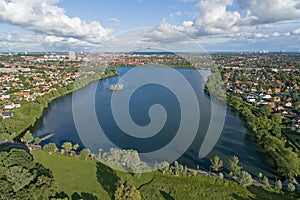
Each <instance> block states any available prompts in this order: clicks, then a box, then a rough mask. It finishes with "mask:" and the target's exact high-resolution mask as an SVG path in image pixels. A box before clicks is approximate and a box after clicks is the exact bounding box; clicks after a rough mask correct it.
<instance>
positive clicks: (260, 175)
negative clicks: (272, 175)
mask: <svg viewBox="0 0 300 200" xmlns="http://www.w3.org/2000/svg"><path fill="white" fill-rule="evenodd" d="M262 177H263V174H262V173H261V172H258V180H259V181H261V179H262Z"/></svg>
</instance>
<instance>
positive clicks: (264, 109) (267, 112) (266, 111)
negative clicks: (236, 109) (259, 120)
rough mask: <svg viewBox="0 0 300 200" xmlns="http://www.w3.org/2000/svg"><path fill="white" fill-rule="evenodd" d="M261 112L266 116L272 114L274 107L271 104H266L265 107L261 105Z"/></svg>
mask: <svg viewBox="0 0 300 200" xmlns="http://www.w3.org/2000/svg"><path fill="white" fill-rule="evenodd" d="M261 112H262V114H264V115H266V116H270V114H271V113H272V108H271V106H270V105H264V106H263V107H261Z"/></svg>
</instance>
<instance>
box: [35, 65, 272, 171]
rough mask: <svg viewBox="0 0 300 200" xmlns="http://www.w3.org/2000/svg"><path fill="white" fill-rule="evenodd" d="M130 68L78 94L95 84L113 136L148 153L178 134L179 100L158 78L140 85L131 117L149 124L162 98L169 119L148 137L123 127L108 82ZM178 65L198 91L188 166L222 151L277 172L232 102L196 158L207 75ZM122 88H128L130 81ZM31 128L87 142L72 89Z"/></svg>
mask: <svg viewBox="0 0 300 200" xmlns="http://www.w3.org/2000/svg"><path fill="white" fill-rule="evenodd" d="M131 69H132V67H121V68H119V74H118V76H115V77H111V78H108V79H105V80H101V81H96V82H93V83H91V84H90V85H89V86H87V87H85V88H83V89H80V90H78V91H76V95H78V96H82V97H84V96H86V95H87V94H90V93H91V92H93V88H95V87H96V93H95V97H94V98H95V110H96V115H97V120H98V121H99V123H100V124H101V127H102V129H103V131H104V132H105V133H106V136H107V137H108V138H109V140H110V141H111V142H113V143H114V144H115V145H117V146H119V147H121V148H125V149H136V150H138V151H139V152H142V153H147V152H151V151H154V150H156V149H159V148H162V147H163V146H165V145H166V144H168V142H169V141H170V140H172V139H173V138H174V137H175V135H176V131H177V129H178V127H179V123H180V115H181V111H180V105H179V102H178V100H177V99H176V97H175V96H174V94H173V93H172V92H171V91H170V90H168V88H166V87H164V86H160V85H157V84H148V85H145V86H142V87H140V88H139V89H138V90H136V91H135V93H134V95H133V96H132V98H131V100H130V104H129V110H130V114H131V117H132V120H133V121H134V122H135V123H136V124H138V125H140V126H145V125H147V124H149V123H150V117H149V115H148V112H149V109H150V107H151V106H152V105H154V104H160V105H162V106H163V107H164V108H165V110H166V113H167V116H168V117H167V120H166V123H165V125H164V127H163V128H162V130H161V131H160V132H159V133H158V134H156V135H154V136H152V137H149V138H137V137H133V136H130V135H128V134H126V133H124V132H123V131H122V130H121V129H120V128H119V127H118V126H117V125H116V123H115V121H114V118H113V115H112V112H111V105H110V102H111V101H110V99H111V95H112V91H110V89H109V86H110V85H111V84H114V83H116V82H118V80H119V79H120V77H122V76H123V74H125V73H126V72H127V71H129V70H131ZM176 70H178V72H180V73H181V74H182V75H183V76H184V77H185V78H186V79H187V80H188V81H189V82H190V84H191V85H192V87H193V89H194V90H195V91H196V94H197V98H198V101H199V106H200V112H201V113H200V114H201V118H200V121H199V129H198V132H197V135H196V137H195V139H194V141H193V143H192V144H191V145H190V148H189V149H188V150H187V151H186V152H185V153H184V154H183V155H182V157H181V158H180V159H179V161H180V162H181V163H183V164H185V165H188V166H190V167H196V165H199V166H200V167H201V168H204V169H207V170H208V169H209V166H210V161H209V159H210V158H212V157H214V156H215V155H219V156H220V157H221V159H222V160H223V161H224V164H225V168H226V166H227V163H228V159H229V158H230V157H232V156H233V155H236V156H238V157H239V159H240V165H241V166H243V168H244V169H245V170H247V171H249V172H250V173H252V174H254V175H257V174H258V172H262V173H264V174H265V175H268V176H274V175H275V174H276V173H275V170H274V163H273V161H272V159H270V157H269V156H268V155H266V154H265V153H264V152H263V151H262V149H261V148H260V147H259V146H258V145H257V144H256V143H255V141H253V139H252V138H251V137H250V136H248V134H246V132H247V130H246V128H245V124H244V122H243V121H242V120H241V119H240V117H239V115H238V114H237V113H235V112H234V111H232V110H231V109H230V108H228V109H227V113H226V116H225V124H224V128H223V131H222V135H221V137H220V139H219V140H218V142H217V144H216V146H215V147H214V148H213V150H212V151H211V152H210V153H209V154H208V155H207V156H206V157H205V158H203V159H199V158H198V152H199V149H200V147H201V145H202V141H203V138H204V136H205V133H206V131H207V129H208V125H209V120H210V117H211V113H210V110H211V103H210V102H211V101H210V97H209V96H208V95H207V94H206V93H204V91H203V85H204V80H203V79H202V78H201V77H199V74H198V73H195V71H194V70H192V69H176ZM124 90H126V85H125V88H124ZM120 92H122V91H120ZM77 103H78V102H77ZM86 103H87V102H86V99H84V98H82V101H80V100H79V103H78V105H76V106H83V105H84V104H86ZM215 123H218V122H215ZM86 126H87V128H88V127H89V123H86ZM31 131H32V132H33V133H34V135H35V136H43V135H46V134H47V133H50V132H51V133H55V136H54V137H52V138H50V139H49V140H47V141H44V142H43V143H42V144H45V143H48V142H54V143H56V144H57V145H58V146H61V144H62V143H63V142H65V141H71V142H72V143H78V144H79V145H80V146H81V147H83V146H84V144H83V143H82V141H81V139H80V137H79V135H78V132H77V130H76V127H75V124H74V118H73V113H72V94H69V95H65V96H63V97H61V98H59V99H57V100H54V101H53V102H51V103H50V104H49V107H48V108H47V109H46V110H45V112H44V115H43V117H42V118H41V119H39V120H38V121H37V123H36V124H35V126H34V127H33V128H32V130H31ZM189 131H190V130H189V129H187V130H186V133H187V134H189ZM97 144H99V147H102V148H104V150H108V148H109V146H106V145H107V144H104V143H101V141H98V142H97ZM178 145H180V144H178ZM95 153H97V152H95Z"/></svg>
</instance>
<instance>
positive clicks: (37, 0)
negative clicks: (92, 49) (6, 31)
mask: <svg viewBox="0 0 300 200" xmlns="http://www.w3.org/2000/svg"><path fill="white" fill-rule="evenodd" d="M57 3H58V0H4V1H3V0H2V1H1V2H0V22H2V23H8V24H12V25H17V26H21V27H23V28H25V29H27V30H31V31H34V32H36V33H42V34H46V35H50V36H55V37H66V38H76V39H78V40H84V41H87V42H92V43H95V42H99V41H100V40H102V39H103V38H104V37H105V36H107V35H108V34H109V32H110V30H109V29H105V28H104V27H102V26H101V24H100V23H99V22H97V21H92V22H89V23H88V22H86V21H84V20H81V19H80V18H79V17H68V16H67V15H66V12H65V10H64V9H63V8H60V7H58V6H57Z"/></svg>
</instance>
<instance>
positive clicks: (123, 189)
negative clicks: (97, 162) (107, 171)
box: [114, 181, 142, 200]
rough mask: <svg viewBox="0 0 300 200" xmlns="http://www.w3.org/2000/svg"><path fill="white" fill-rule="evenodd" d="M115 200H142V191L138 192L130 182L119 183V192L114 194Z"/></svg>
mask: <svg viewBox="0 0 300 200" xmlns="http://www.w3.org/2000/svg"><path fill="white" fill-rule="evenodd" d="M114 199H115V200H130V199H132V200H133V199H134V200H141V199H142V198H141V194H140V191H139V190H137V189H136V188H135V187H134V186H133V185H132V184H131V183H129V182H128V181H125V182H122V181H119V183H118V187H117V190H116V191H115V193H114Z"/></svg>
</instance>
